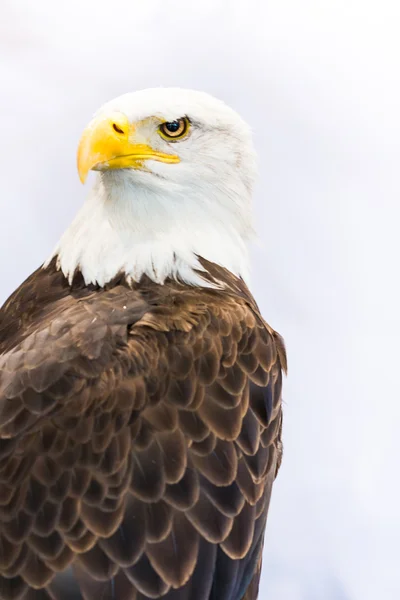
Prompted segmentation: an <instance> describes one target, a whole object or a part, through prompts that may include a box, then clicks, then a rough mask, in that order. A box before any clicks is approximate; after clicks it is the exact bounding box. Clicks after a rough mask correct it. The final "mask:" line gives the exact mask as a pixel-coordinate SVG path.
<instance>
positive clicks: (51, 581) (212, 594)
mask: <svg viewBox="0 0 400 600" xmlns="http://www.w3.org/2000/svg"><path fill="white" fill-rule="evenodd" d="M203 265H204V266H205V267H206V268H207V270H208V272H209V273H210V277H211V278H213V279H216V280H218V281H220V282H222V283H223V289H221V290H220V291H218V290H210V289H206V288H191V287H188V286H185V285H183V284H179V283H176V282H169V283H167V284H166V285H164V286H160V285H156V284H154V283H152V282H151V281H149V280H143V281H142V282H141V283H140V284H137V285H136V286H135V287H134V288H133V289H132V288H129V287H128V286H127V285H126V283H125V281H124V278H119V279H116V280H115V281H113V282H112V283H111V284H110V285H109V286H107V288H106V289H94V288H87V287H85V286H84V284H83V281H82V279H81V277H80V276H79V275H77V276H76V277H75V280H74V282H73V285H72V286H69V285H68V283H67V281H66V280H65V279H64V277H63V275H62V274H61V273H60V272H59V271H57V270H56V269H55V266H54V264H52V265H50V266H49V268H47V269H46V270H43V269H39V270H38V271H36V272H35V273H34V274H33V275H31V277H29V278H28V279H27V281H26V282H25V283H24V284H22V286H21V287H20V288H19V289H18V290H17V291H16V292H15V293H14V294H13V295H12V296H11V297H10V299H9V300H8V301H7V302H6V304H5V305H4V307H3V308H2V311H1V314H0V353H1V355H0V599H1V600H11V599H13V600H17V599H24V600H34V599H37V600H50V599H53V600H67V599H68V600H78V599H79V598H84V599H85V600H92V599H93V600H94V599H95V600H100V599H103V600H106V599H115V600H144V599H150V598H163V599H164V600H242V598H245V599H246V600H255V599H256V597H257V593H258V592H257V589H258V579H259V575H260V569H261V552H262V546H263V535H264V529H265V522H266V516H267V511H268V504H269V498H270V494H271V486H272V483H273V480H274V478H275V475H276V472H277V469H278V467H279V464H280V460H281V452H282V449H281V448H282V447H281V439H280V437H281V422H282V413H281V382H282V369H285V351H284V347H283V343H282V340H281V338H280V337H279V336H278V334H276V333H275V332H274V331H273V330H272V329H271V328H270V327H268V326H267V325H266V323H265V322H264V321H263V320H262V318H261V316H260V314H259V311H258V309H257V306H256V304H255V303H254V300H253V299H252V297H251V295H250V293H249V292H248V290H247V288H246V286H245V285H244V284H243V282H242V281H241V280H239V279H236V278H235V277H233V276H232V275H231V274H229V273H228V272H226V271H225V270H224V269H222V268H219V267H217V266H215V265H212V264H210V263H206V262H205V261H203Z"/></svg>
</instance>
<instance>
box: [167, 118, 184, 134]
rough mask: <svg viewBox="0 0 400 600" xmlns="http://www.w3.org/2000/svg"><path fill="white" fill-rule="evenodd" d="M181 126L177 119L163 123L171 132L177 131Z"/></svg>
mask: <svg viewBox="0 0 400 600" xmlns="http://www.w3.org/2000/svg"><path fill="white" fill-rule="evenodd" d="M180 126H181V124H180V122H179V121H171V122H170V123H165V128H166V129H167V130H168V131H170V132H171V133H175V132H177V131H178V129H179V127H180Z"/></svg>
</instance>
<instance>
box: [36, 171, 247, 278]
mask: <svg viewBox="0 0 400 600" xmlns="http://www.w3.org/2000/svg"><path fill="white" fill-rule="evenodd" d="M115 187H116V186H114V188H113V189H112V190H111V193H110V189H107V186H105V185H104V181H103V179H102V178H101V177H98V179H97V182H96V185H95V187H94V188H93V190H92V192H91V193H90V195H89V197H88V199H87V201H86V202H85V204H84V205H83V207H82V208H81V209H80V211H79V212H78V214H77V215H76V217H75V219H74V221H73V222H72V224H71V225H70V226H69V228H68V229H67V230H66V231H65V233H64V234H63V236H62V237H61V239H60V241H59V243H58V244H57V246H56V248H55V249H54V251H53V253H52V255H51V256H50V257H49V260H48V261H47V262H46V263H45V265H44V266H47V265H48V264H49V263H50V262H51V260H52V259H53V258H54V257H57V268H59V269H60V270H61V271H62V272H63V274H64V276H65V277H66V278H67V279H68V280H69V281H70V282H71V281H72V279H73V277H74V274H75V273H76V272H77V271H80V272H81V273H82V276H83V279H84V281H85V284H86V285H92V284H93V285H99V286H101V287H102V286H105V285H106V284H107V283H108V282H109V281H111V280H113V279H114V278H115V277H116V276H117V275H118V274H119V273H125V275H126V278H127V280H128V281H132V282H139V281H140V280H141V278H142V276H143V275H146V276H148V277H149V278H150V279H151V280H152V281H154V282H155V283H159V284H163V283H164V282H165V281H166V280H167V279H176V280H178V281H182V282H184V283H187V284H189V285H194V286H208V287H210V286H212V284H211V283H210V282H209V278H206V279H205V278H203V277H202V272H204V271H205V268H204V267H203V266H202V264H201V262H200V261H199V259H200V258H203V259H206V261H209V262H211V263H214V264H217V265H219V266H221V267H224V268H225V269H227V270H228V271H230V272H231V273H233V274H234V275H236V276H238V277H241V278H242V279H244V280H245V281H246V280H247V279H248V252H247V244H246V241H247V240H246V231H244V230H243V227H242V225H240V224H239V222H238V223H235V218H231V217H232V215H229V214H224V211H223V210H221V209H220V208H218V206H214V208H213V210H210V203H209V202H206V201H204V202H203V203H202V202H199V201H198V200H199V199H198V198H197V199H196V198H192V199H191V198H187V197H186V198H182V197H180V196H179V194H177V193H175V194H170V195H168V194H165V193H164V194H162V195H161V194H159V193H157V192H155V191H152V190H149V189H148V188H144V189H140V187H139V186H137V187H135V188H134V189H133V190H132V188H128V189H124V188H121V187H120V188H119V189H118V188H117V190H116V189H115Z"/></svg>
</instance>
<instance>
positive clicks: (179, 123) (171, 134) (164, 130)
mask: <svg viewBox="0 0 400 600" xmlns="http://www.w3.org/2000/svg"><path fill="white" fill-rule="evenodd" d="M159 130H160V135H161V136H162V137H163V138H164V139H165V140H168V141H174V140H179V139H181V138H183V137H185V135H187V133H188V132H189V119H188V118H187V117H182V119H177V120H176V121H167V122H166V123H161V125H160V127H159Z"/></svg>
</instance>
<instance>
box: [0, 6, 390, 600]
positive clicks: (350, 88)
mask: <svg viewBox="0 0 400 600" xmlns="http://www.w3.org/2000/svg"><path fill="white" fill-rule="evenodd" d="M399 31H400V3H399V2H398V0H397V1H396V0H393V1H389V0H374V1H368V0H314V1H312V0H262V1H259V2H257V1H256V0H246V1H245V0H243V1H229V0H202V1H196V2H190V1H189V0H186V1H183V0H179V1H178V0H177V1H165V0H164V1H160V0H142V1H141V2H139V1H138V0H129V1H126V0H119V1H118V2H115V4H112V3H111V2H109V1H107V2H105V1H100V0H86V1H85V0H68V2H55V1H50V0H35V2H33V1H32V0H2V2H1V21H0V132H1V143H0V202H1V219H0V273H1V279H0V300H1V301H3V300H4V299H5V298H6V297H7V296H8V295H9V294H10V293H11V292H12V291H13V290H14V289H15V287H16V286H17V285H18V284H19V283H21V281H22V280H23V279H24V278H25V277H26V276H27V275H28V274H29V273H30V272H31V271H32V270H33V269H35V268H36V267H37V266H38V265H39V264H40V263H41V262H42V261H43V260H44V259H45V258H46V257H47V256H48V254H49V253H50V251H51V249H52V247H53V246H54V244H55V243H56V241H57V239H58V237H59V236H60V234H61V233H62V231H63V230H64V228H65V227H66V226H67V224H68V223H69V222H70V220H71V219H72V217H73V216H74V214H75V212H76V211H77V209H78V207H79V206H80V205H81V204H82V202H83V201H84V198H85V196H86V194H87V191H88V188H87V187H82V186H81V184H80V183H79V180H78V177H77V174H76V168H75V152H76V145H77V142H78V139H79V136H80V133H81V131H82V129H83V127H84V126H85V125H86V124H87V122H88V120H89V119H90V117H91V115H92V113H93V112H94V111H95V110H96V109H97V108H98V107H99V106H100V105H101V104H102V103H103V102H104V101H106V100H108V99H111V98H112V97H114V96H116V95H119V94H121V93H124V92H127V91H131V90H136V89H140V88H144V87H153V86H158V85H166V86H167V85H179V86H182V87H193V88H197V89H203V90H205V91H208V92H211V93H212V94H214V95H216V96H219V97H221V98H222V99H224V100H225V101H226V102H228V103H229V104H231V105H232V106H233V107H234V108H235V109H236V110H238V111H239V112H240V113H241V114H242V115H243V116H244V117H245V118H246V119H247V121H248V122H249V123H250V124H251V126H252V128H253V130H254V136H255V143H256V147H257V150H258V152H259V155H260V175H259V180H258V185H257V190H256V194H255V207H254V209H255V217H256V225H257V230H258V234H259V238H260V244H259V246H258V247H255V248H254V249H253V278H252V286H253V291H254V293H255V295H256V297H257V300H258V301H259V304H260V305H261V308H262V310H263V314H264V316H265V318H266V319H267V320H268V321H269V322H270V323H271V325H273V326H274V327H275V328H276V329H277V330H278V331H280V332H281V333H282V334H283V335H284V337H285V339H286V344H287V348H288V354H289V377H288V379H287V381H286V383H285V388H284V398H285V423H284V426H285V428H284V441H285V456H284V462H283V466H282V470H281V472H280V474H279V478H278V480H277V482H276V485H275V488H274V492H273V499H272V505H271V510H270V516H269V525H268V533H267V539H266V547H265V557H264V571H263V579H262V586H261V592H260V600H321V599H323V600H380V599H384V600H395V599H396V600H398V598H400V568H399V565H400V550H399V546H400V544H399V540H400V482H399V456H400V453H399V451H400V435H399V423H400V391H399V383H398V379H399V343H400V283H399V266H398V261H399V248H400V243H399V226H400V225H399V221H400V205H399V202H400V198H399V182H398V171H399V160H400V142H399V138H400V116H399V115H400V75H399V73H400V36H399Z"/></svg>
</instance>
